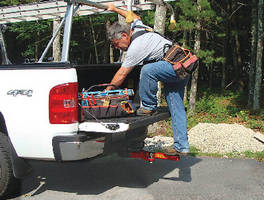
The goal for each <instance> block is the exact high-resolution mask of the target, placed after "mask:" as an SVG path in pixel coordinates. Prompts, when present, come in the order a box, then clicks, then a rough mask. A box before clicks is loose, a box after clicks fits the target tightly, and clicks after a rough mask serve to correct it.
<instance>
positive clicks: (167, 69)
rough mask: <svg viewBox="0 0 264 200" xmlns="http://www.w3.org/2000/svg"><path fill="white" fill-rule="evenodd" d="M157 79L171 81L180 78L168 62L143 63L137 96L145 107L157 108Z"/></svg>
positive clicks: (149, 108)
mask: <svg viewBox="0 0 264 200" xmlns="http://www.w3.org/2000/svg"><path fill="white" fill-rule="evenodd" d="M158 81H162V82H164V83H165V82H169V83H173V82H176V81H180V79H179V78H178V77H177V76H176V74H175V72H174V70H173V68H172V66H171V64H170V63H168V62H165V61H159V62H154V63H149V64H147V65H144V66H143V67H142V69H141V72H140V82H139V96H140V100H141V102H142V105H143V107H144V108H145V109H148V110H155V109H156V108H157V96H156V94H157V91H158Z"/></svg>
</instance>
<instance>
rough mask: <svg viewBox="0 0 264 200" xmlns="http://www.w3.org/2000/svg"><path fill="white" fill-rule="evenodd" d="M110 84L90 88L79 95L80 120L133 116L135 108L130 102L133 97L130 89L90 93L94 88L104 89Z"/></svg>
mask: <svg viewBox="0 0 264 200" xmlns="http://www.w3.org/2000/svg"><path fill="white" fill-rule="evenodd" d="M109 85H110V84H100V85H94V86H91V87H90V88H89V89H87V90H85V89H83V91H82V92H81V93H80V95H79V99H80V100H81V120H82V121H84V120H87V119H102V118H112V117H124V116H128V115H133V114H134V113H135V111H136V107H135V106H134V104H133V103H132V100H130V97H132V96H133V95H134V91H133V90H132V89H127V88H125V89H118V88H117V89H116V90H109V91H91V90H92V89H93V88H95V87H106V86H109Z"/></svg>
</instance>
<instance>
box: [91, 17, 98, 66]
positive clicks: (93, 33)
mask: <svg viewBox="0 0 264 200" xmlns="http://www.w3.org/2000/svg"><path fill="white" fill-rule="evenodd" d="M89 20H90V26H91V31H92V37H93V43H94V53H95V61H96V64H98V63H99V57H98V51H97V46H96V43H97V42H96V36H95V31H94V28H93V21H92V18H91V17H89Z"/></svg>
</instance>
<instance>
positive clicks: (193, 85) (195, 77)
mask: <svg viewBox="0 0 264 200" xmlns="http://www.w3.org/2000/svg"><path fill="white" fill-rule="evenodd" d="M199 3H200V0H197V7H198V10H199V11H201V6H200V5H199ZM200 30H201V22H200V19H199V18H198V19H197V22H196V30H195V36H194V40H195V44H194V52H195V53H196V54H197V52H199V50H200V46H201V33H200ZM198 73H199V66H198V67H197V68H196V70H195V71H194V72H193V74H192V82H191V91H190V102H189V104H190V114H192V113H194V111H195V103H196V96H197V83H198Z"/></svg>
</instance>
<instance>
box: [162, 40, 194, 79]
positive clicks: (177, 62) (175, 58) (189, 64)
mask: <svg viewBox="0 0 264 200" xmlns="http://www.w3.org/2000/svg"><path fill="white" fill-rule="evenodd" d="M164 60H165V61H167V62H169V63H171V64H172V66H173V69H174V71H175V72H176V74H177V75H178V76H179V78H180V79H185V78H186V77H187V76H189V75H190V74H191V73H192V72H193V71H194V70H195V69H196V68H197V66H198V58H197V56H196V55H192V54H191V52H190V50H188V49H184V48H182V47H180V46H179V45H178V44H177V43H175V44H173V46H172V47H171V48H169V49H168V51H167V52H166V54H165V56H164Z"/></svg>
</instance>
